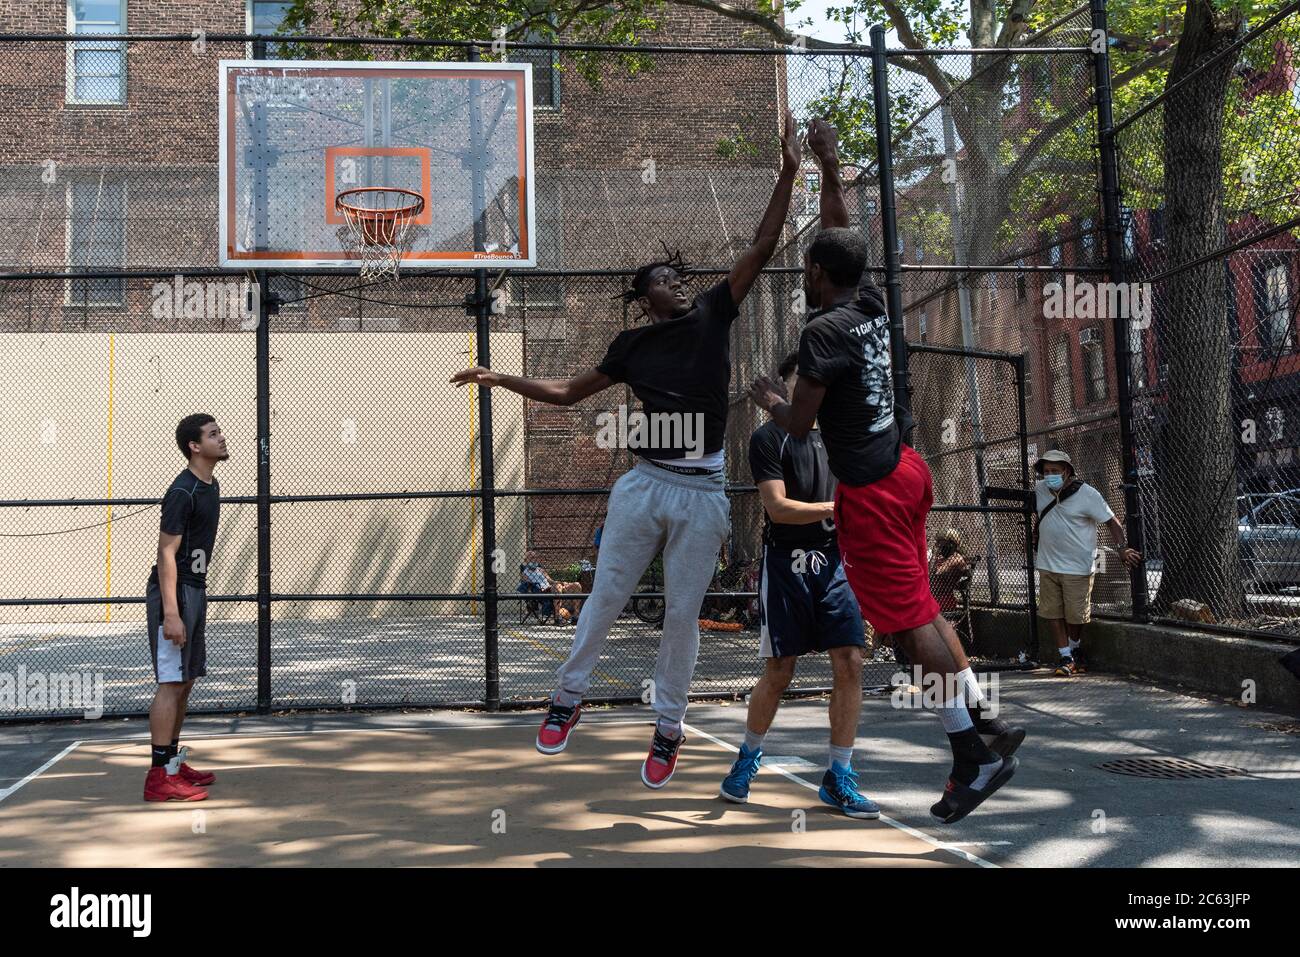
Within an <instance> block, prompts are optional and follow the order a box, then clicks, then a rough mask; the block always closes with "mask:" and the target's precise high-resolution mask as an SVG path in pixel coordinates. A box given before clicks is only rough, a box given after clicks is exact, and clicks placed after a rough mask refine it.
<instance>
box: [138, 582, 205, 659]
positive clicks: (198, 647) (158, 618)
mask: <svg viewBox="0 0 1300 957" xmlns="http://www.w3.org/2000/svg"><path fill="white" fill-rule="evenodd" d="M144 599H145V601H144V604H145V617H146V619H147V620H148V628H149V654H150V656H151V657H152V658H153V673H154V677H155V678H157V679H158V683H159V684H167V683H168V682H173V681H193V680H194V679H195V678H202V677H203V676H204V675H206V674H207V673H208V649H207V642H206V641H205V640H204V624H205V621H206V618H207V611H208V595H207V592H206V591H205V590H204V589H202V588H199V587H198V586H197V585H187V584H186V583H185V582H178V583H177V585H176V602H177V605H178V610H179V611H180V615H181V622H182V623H183V624H184V625H185V646H184V647H182V648H177V647H176V645H175V643H173V642H171V641H168V640H167V639H166V638H164V637H163V606H162V592H161V591H160V590H159V588H158V584H157V583H156V582H152V581H151V582H149V585H148V587H147V588H146V589H145V593H144Z"/></svg>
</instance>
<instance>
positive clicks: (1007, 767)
mask: <svg viewBox="0 0 1300 957" xmlns="http://www.w3.org/2000/svg"><path fill="white" fill-rule="evenodd" d="M1019 766H1020V762H1019V761H1018V760H1017V759H1016V758H1003V759H1002V767H1000V768H998V771H997V773H996V774H994V775H993V777H992V779H991V780H990V781H989V783H988V784H986V785H984V787H983V788H981V789H980V790H978V791H977V790H975V788H973V787H971V786H970V785H967V784H959V783H958V782H956V781H954V780H953V779H952V778H949V779H948V783H947V785H945V786H944V789H943V796H942V797H941V798H939V800H938V801H936V802H935V803H934V805H933V806H931V808H930V813H931V814H933V815H934V816H935V817H937V818H938V819H939V821H940V822H941V823H943V824H956V823H957V822H958V821H960V820H961V819H962V818H964V817H965V816H966V815H967V814H969V813H970V812H971V811H973V810H975V809H976V808H977V807H979V806H980V805H981V804H983V803H984V802H985V801H987V800H988V799H989V798H990V797H992V796H993V792H994V791H996V790H997V789H998V788H1000V787H1002V785H1004V784H1006V783H1007V782H1008V781H1010V780H1011V778H1012V776H1013V775H1014V774H1015V773H1016V768H1018V767H1019Z"/></svg>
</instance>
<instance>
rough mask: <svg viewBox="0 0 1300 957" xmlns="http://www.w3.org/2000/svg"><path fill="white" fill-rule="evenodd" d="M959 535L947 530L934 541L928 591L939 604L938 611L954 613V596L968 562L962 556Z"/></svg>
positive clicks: (968, 565) (962, 549)
mask: <svg viewBox="0 0 1300 957" xmlns="http://www.w3.org/2000/svg"><path fill="white" fill-rule="evenodd" d="M963 551H964V548H963V546H962V540H961V533H960V532H958V531H957V529H955V528H947V529H944V530H943V531H942V532H940V533H939V534H938V536H937V537H936V538H935V540H934V554H933V557H932V558H931V559H930V591H932V592H933V593H934V597H935V600H936V601H937V602H939V611H941V612H943V611H956V610H957V596H956V595H955V594H954V592H956V590H957V586H958V584H960V582H961V580H962V578H963V577H964V576H965V574H966V572H967V571H968V570H969V569H970V562H968V561H966V556H965V555H964V554H962V552H963Z"/></svg>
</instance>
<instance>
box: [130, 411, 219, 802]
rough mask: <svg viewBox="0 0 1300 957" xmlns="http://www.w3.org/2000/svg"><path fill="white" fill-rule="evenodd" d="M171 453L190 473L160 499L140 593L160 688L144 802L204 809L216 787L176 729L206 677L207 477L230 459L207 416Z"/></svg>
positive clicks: (213, 509)
mask: <svg viewBox="0 0 1300 957" xmlns="http://www.w3.org/2000/svg"><path fill="white" fill-rule="evenodd" d="M176 445H177V446H178V447H179V448H180V450H181V454H183V455H184V456H185V458H186V459H188V460H189V466H188V467H187V468H186V469H185V470H184V471H183V472H181V474H180V475H178V476H176V478H175V479H174V480H173V481H172V484H171V486H170V487H169V488H168V489H167V494H166V495H164V496H163V503H162V522H161V529H160V532H159V535H158V563H157V564H156V565H154V567H153V568H152V570H151V571H150V573H149V582H148V584H147V586H146V587H145V618H146V620H147V621H148V630H149V652H150V655H151V656H152V658H153V667H154V676H155V678H157V681H158V688H157V690H156V691H155V692H154V699H153V705H152V706H151V707H150V708H149V735H150V739H151V741H152V743H153V756H152V764H151V767H150V768H149V774H148V775H147V776H146V777H145V783H144V799H145V800H146V801H202V800H203V799H204V798H206V797H207V796H208V792H207V791H206V790H205V788H206V787H207V786H208V785H210V784H212V783H213V782H214V781H215V780H216V775H214V774H212V773H211V772H205V771H196V770H195V769H194V768H192V767H190V765H189V764H188V763H187V762H186V757H187V755H188V752H189V749H188V748H182V747H180V736H181V725H182V724H183V723H184V722H185V708H186V706H187V704H188V703H189V698H190V689H191V688H193V687H194V681H195V679H197V678H202V677H203V676H204V675H206V674H207V673H208V671H207V641H206V639H205V635H204V625H205V621H206V616H207V582H208V567H209V565H210V564H211V562H212V547H213V545H214V544H215V543H216V540H217V521H218V517H219V514H220V511H221V488H220V486H219V485H218V483H217V479H216V476H215V475H213V469H214V468H215V466H216V464H217V463H218V462H224V461H225V460H226V459H228V458H229V457H230V455H229V453H228V452H227V451H226V439H225V437H224V436H223V435H222V434H221V429H220V428H219V427H218V426H217V421H216V419H214V418H213V417H212V416H210V415H204V414H202V413H196V414H195V415H190V416H186V417H185V418H184V419H181V421H180V424H179V425H177V426H176Z"/></svg>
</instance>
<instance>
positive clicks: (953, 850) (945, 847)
mask: <svg viewBox="0 0 1300 957" xmlns="http://www.w3.org/2000/svg"><path fill="white" fill-rule="evenodd" d="M682 727H683V728H689V729H690V731H691V733H693V734H698V735H699V736H700V737H701V738H705V739H706V740H709V741H712V742H713V743H714V744H716V745H718V746H719V747H722V748H726V749H727V750H728V751H734V752H736V753H737V754H739V753H740V749H739V748H737V747H735V746H734V745H731V744H728V743H727V742H726V741H723V740H722V739H721V738H715V737H714V736H713V735H711V734H709V733H708V732H707V731H701V730H700V729H699V728H696V727H693V726H691V725H688V724H685V723H683V725H682ZM768 767H769V768H770V769H771V770H773V771H775V772H776V773H777V774H780V775H783V776H784V777H787V778H789V779H790V780H791V781H793V782H794V783H795V784H800V785H803V786H804V787H806V788H808V789H809V790H810V791H820V790H821V788H820V787H819V786H818V785H816V784H813V783H812V782H810V781H805V780H804V779H803V778H801V777H799V775H797V774H791V773H790V772H789V771H787V770H786V769H785V768H783V767H780V766H777V765H768ZM880 820H882V821H884V822H885V823H886V824H888V825H889V826H890V827H896V828H898V829H899V830H900V831H902V832H903V833H905V834H910V835H911V836H912V837H915V838H917V839H918V840H921V841H924V842H925V843H927V844H930V845H932V846H934V847H937V848H938V849H939V850H941V851H947V852H948V853H950V854H955V855H957V856H958V857H960V858H961V859H962V860H965V861H969V862H970V863H972V864H978V865H979V866H980V867H992V868H998V869H1000V865H998V864H994V863H993V862H992V861H986V860H984V858H982V857H977V856H976V855H974V854H972V853H970V851H963V850H962V849H961V848H960V847H956V846H954V845H952V844H945V843H944V842H943V841H937V840H935V839H934V838H932V837H931V836H930V835H929V834H926V833H925V832H924V831H918V830H917V829H916V828H914V827H909V826H908V825H906V824H904V823H903V822H902V821H895V820H894V819H893V818H892V817H887V816H886V815H884V814H882V815H880Z"/></svg>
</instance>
